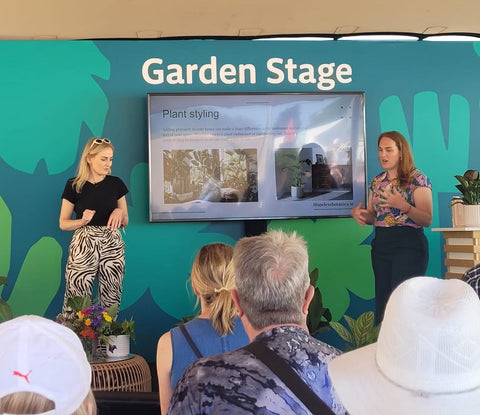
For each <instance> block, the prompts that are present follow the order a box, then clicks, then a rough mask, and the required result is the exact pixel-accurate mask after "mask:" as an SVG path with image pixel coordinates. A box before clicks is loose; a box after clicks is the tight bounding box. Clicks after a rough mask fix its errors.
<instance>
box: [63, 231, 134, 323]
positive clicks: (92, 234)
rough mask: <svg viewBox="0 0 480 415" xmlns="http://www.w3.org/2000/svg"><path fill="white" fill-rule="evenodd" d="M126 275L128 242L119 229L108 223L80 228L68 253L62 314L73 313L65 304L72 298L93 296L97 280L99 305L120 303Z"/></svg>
mask: <svg viewBox="0 0 480 415" xmlns="http://www.w3.org/2000/svg"><path fill="white" fill-rule="evenodd" d="M124 274H125V242H124V241H123V239H122V236H121V234H120V231H119V230H118V229H115V230H112V229H110V228H107V227H106V226H82V227H81V228H79V229H77V230H76V231H75V232H74V234H73V237H72V241H71V242H70V248H69V252H68V260H67V266H66V271H65V297H64V302H63V308H62V314H63V315H64V316H68V315H70V314H71V313H72V309H71V308H70V307H68V306H67V304H66V302H67V299H68V298H69V297H77V296H84V295H89V296H90V297H91V296H92V290H93V284H94V281H95V279H97V285H98V302H99V304H101V305H102V306H103V307H110V306H112V305H113V304H115V303H118V304H119V305H120V299H121V296H122V285H123V276H124ZM112 317H116V316H112Z"/></svg>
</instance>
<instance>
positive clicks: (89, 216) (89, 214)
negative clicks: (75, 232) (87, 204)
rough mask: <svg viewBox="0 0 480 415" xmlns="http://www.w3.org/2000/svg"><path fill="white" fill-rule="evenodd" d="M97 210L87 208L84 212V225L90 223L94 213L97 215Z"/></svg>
mask: <svg viewBox="0 0 480 415" xmlns="http://www.w3.org/2000/svg"><path fill="white" fill-rule="evenodd" d="M95 212H96V211H95V210H92V209H85V210H84V211H83V213H82V220H83V222H84V223H83V224H84V225H87V224H88V223H90V221H91V220H92V219H93V215H95Z"/></svg>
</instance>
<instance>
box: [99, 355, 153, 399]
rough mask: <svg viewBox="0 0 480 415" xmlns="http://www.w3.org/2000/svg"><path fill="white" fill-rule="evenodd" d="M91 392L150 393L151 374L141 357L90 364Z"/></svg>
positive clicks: (135, 356)
mask: <svg viewBox="0 0 480 415" xmlns="http://www.w3.org/2000/svg"><path fill="white" fill-rule="evenodd" d="M91 366H92V390H94V391H123V392H151V391H152V374H151V373H150V367H149V366H148V363H147V362H146V361H145V359H144V358H143V357H142V356H139V355H133V356H132V357H131V358H128V359H125V360H119V361H113V362H98V363H91Z"/></svg>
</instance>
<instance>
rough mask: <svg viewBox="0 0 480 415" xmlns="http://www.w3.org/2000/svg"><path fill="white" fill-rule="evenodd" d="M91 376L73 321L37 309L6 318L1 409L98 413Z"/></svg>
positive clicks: (53, 414)
mask: <svg viewBox="0 0 480 415" xmlns="http://www.w3.org/2000/svg"><path fill="white" fill-rule="evenodd" d="M91 377H92V369H91V367H90V364H89V363H88V360H87V356H86V355H85V352H84V350H83V347H82V343H81V342H80V339H79V338H78V337H77V335H76V334H75V333H74V332H73V331H72V330H71V329H69V328H68V327H65V326H62V325H61V324H59V323H56V322H54V321H52V320H49V319H46V318H43V317H39V316H33V315H28V316H21V317H17V318H14V319H12V320H8V321H6V322H3V323H1V324H0V414H2V415H9V414H11V415H13V414H24V415H25V414H44V415H46V414H49V415H96V413H97V407H96V403H95V398H94V396H93V393H92V391H91V387H90V384H91Z"/></svg>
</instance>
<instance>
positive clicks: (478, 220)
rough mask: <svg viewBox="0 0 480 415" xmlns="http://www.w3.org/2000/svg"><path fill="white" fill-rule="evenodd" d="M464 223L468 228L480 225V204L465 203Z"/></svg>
mask: <svg viewBox="0 0 480 415" xmlns="http://www.w3.org/2000/svg"><path fill="white" fill-rule="evenodd" d="M463 223H464V226H465V227H467V228H478V227H480V205H463Z"/></svg>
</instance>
